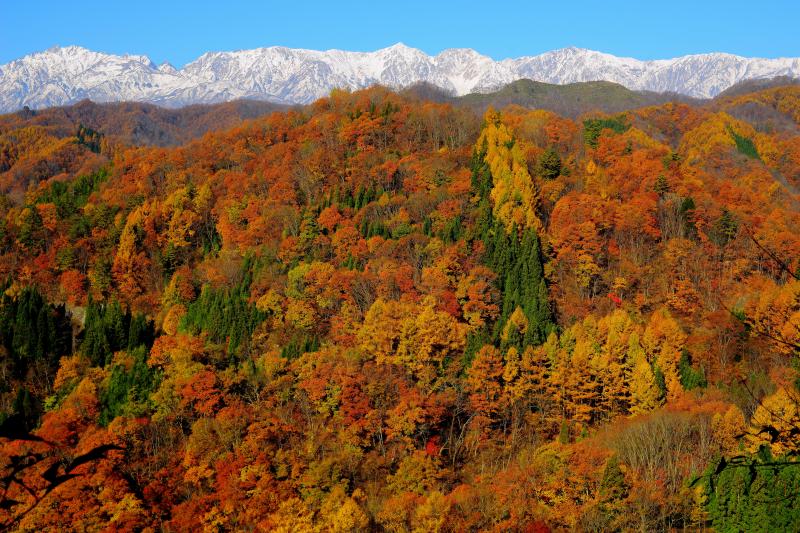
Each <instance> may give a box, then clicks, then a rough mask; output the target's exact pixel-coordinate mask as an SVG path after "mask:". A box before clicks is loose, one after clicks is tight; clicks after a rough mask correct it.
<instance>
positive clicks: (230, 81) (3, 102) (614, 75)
mask: <svg viewBox="0 0 800 533" xmlns="http://www.w3.org/2000/svg"><path fill="white" fill-rule="evenodd" d="M776 76H787V77H790V78H798V77H800V58H780V59H761V58H745V57H740V56H735V55H731V54H722V53H713V54H700V55H691V56H684V57H679V58H675V59H664V60H653V61H640V60H637V59H632V58H621V57H616V56H612V55H609V54H604V53H600V52H595V51H592V50H585V49H579V48H565V49H561V50H554V51H551V52H546V53H544V54H541V55H537V56H529V57H521V58H518V59H504V60H501V61H495V60H493V59H492V58H489V57H487V56H484V55H481V54H479V53H478V52H476V51H475V50H471V49H448V50H444V51H443V52H441V53H439V54H437V55H435V56H429V55H427V54H425V53H424V52H422V51H421V50H417V49H415V48H410V47H408V46H405V45H403V44H396V45H394V46H391V47H389V48H384V49H382V50H378V51H375V52H347V51H342V50H328V51H324V52H321V51H314V50H303V49H292V48H284V47H270V48H258V49H254V50H242V51H236V52H209V53H206V54H203V55H202V56H200V57H199V58H198V59H196V60H195V61H192V62H191V63H189V64H187V65H186V66H184V67H183V68H181V69H176V68H175V67H173V66H172V65H171V64H169V63H163V64H162V65H160V66H159V65H156V64H154V63H153V62H152V61H151V60H150V59H149V58H147V57H146V56H139V55H124V56H118V55H112V54H104V53H99V52H94V51H91V50H87V49H85V48H81V47H78V46H68V47H55V48H51V49H49V50H46V51H44V52H38V53H34V54H31V55H28V56H25V57H23V58H21V59H18V60H15V61H12V62H10V63H7V64H5V65H0V111H3V112H9V111H14V110H17V109H20V108H22V107H24V106H28V107H31V108H44V107H50V106H56V105H65V104H70V103H73V102H76V101H79V100H83V99H86V98H88V99H91V100H94V101H97V102H111V101H138V102H150V103H154V104H159V105H162V106H166V107H179V106H183V105H187V104H197V103H215V102H224V101H229V100H235V99H241V98H251V99H258V100H267V101H271V102H276V103H284V104H303V103H309V102H312V101H314V100H315V99H317V98H319V97H321V96H324V95H326V94H328V93H329V92H330V90H331V89H333V88H336V87H340V88H349V89H359V88H363V87H367V86H370V85H374V84H383V85H386V86H389V87H391V88H395V89H397V88H403V87H408V86H411V85H414V84H417V83H420V82H424V83H428V84H431V85H434V86H437V87H440V88H442V89H444V90H445V91H448V92H449V93H451V94H453V95H457V96H461V95H465V94H470V93H484V92H488V91H493V90H496V89H498V88H500V87H502V86H505V85H506V84H508V83H510V82H513V81H515V80H519V79H530V80H534V81H541V82H547V83H555V84H566V83H572V82H583V81H597V80H602V81H610V82H615V83H619V84H621V85H623V86H625V87H627V88H629V89H635V90H647V91H655V92H674V93H679V94H683V95H687V96H692V97H697V98H710V97H714V96H716V95H717V94H719V93H720V92H722V91H724V90H725V89H727V88H729V87H731V86H732V85H734V84H736V83H739V82H741V81H744V80H750V79H762V78H773V77H776Z"/></svg>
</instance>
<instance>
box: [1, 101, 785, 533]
mask: <svg viewBox="0 0 800 533" xmlns="http://www.w3.org/2000/svg"><path fill="white" fill-rule="evenodd" d="M109 109H121V108H109ZM228 109H231V108H228ZM108 113H109V114H111V115H114V112H113V111H109V112H108ZM119 113H120V114H121V113H122V111H119ZM209 113H213V111H209ZM125 116H128V115H123V116H122V117H120V116H116V115H114V116H111V117H110V118H109V117H106V118H105V119H104V120H101V121H99V123H97V124H92V127H88V126H86V125H81V126H80V127H77V128H74V129H70V128H68V127H66V126H65V124H67V123H66V122H64V120H65V119H64V118H63V116H61V117H59V116H56V115H55V114H48V113H47V112H42V113H41V114H37V113H34V112H21V113H18V114H15V115H7V116H5V117H0V189H2V192H3V194H2V196H0V214H2V218H1V219H0V230H2V231H0V252H2V253H1V254H0V270H1V271H2V273H3V277H2V280H3V295H2V300H0V341H2V346H3V349H2V351H0V365H1V366H0V370H1V371H2V373H3V377H4V380H3V387H2V389H0V423H2V426H0V429H1V430H2V433H0V450H1V451H0V469H1V470H0V472H2V476H3V484H2V485H0V497H2V506H0V521H2V522H0V523H2V524H3V527H4V528H7V529H12V530H21V531H24V530H64V529H70V528H73V529H84V530H131V531H138V530H151V531H155V530H166V531H200V530H208V531H238V530H278V531H367V530H371V531H528V530H530V531H548V530H562V529H574V530H592V531H595V530H599V531H604V530H647V531H659V530H670V529H675V528H688V529H695V528H711V529H714V530H720V531H726V530H795V529H797V527H798V526H800V513H799V512H798V509H799V508H800V501H798V494H800V491H799V490H798V489H800V464H798V463H797V453H798V440H797V435H798V432H800V388H799V387H800V385H799V384H800V376H798V348H799V347H800V327H799V326H800V280H798V277H797V276H798V272H799V271H800V268H799V267H800V213H798V210H797V187H798V186H800V89H798V87H775V88H769V89H766V90H760V91H756V92H746V93H744V94H735V95H731V96H724V97H722V98H718V99H716V100H714V101H710V102H703V103H697V104H688V103H680V102H672V103H665V104H659V105H655V106H650V107H643V108H636V109H629V110H626V111H622V112H620V113H615V114H611V115H607V114H602V113H589V114H584V115H582V116H580V117H579V118H577V119H572V118H566V117H563V116H560V115H558V114H556V113H554V112H552V111H547V110H543V109H526V108H523V107H520V106H508V107H504V108H502V109H490V110H489V111H487V112H486V113H485V114H483V115H477V114H475V113H474V112H473V111H471V110H470V109H469V108H467V107H462V106H459V105H455V104H453V103H436V102H431V101H426V100H424V99H421V98H418V97H415V96H413V94H409V93H406V94H398V93H395V92H392V91H389V90H386V89H382V88H372V89H368V90H363V91H359V92H353V93H351V92H346V91H334V92H333V93H331V94H330V96H328V97H326V98H323V99H321V100H318V101H317V102H315V103H313V104H312V105H310V106H308V107H304V108H297V109H291V110H281V111H278V112H275V113H272V114H270V115H268V116H264V117H260V118H255V119H252V120H242V121H240V120H238V119H231V120H232V121H233V122H235V123H234V124H229V125H228V126H229V127H228V128H227V129H222V130H218V131H211V132H208V133H205V134H204V135H203V136H202V137H197V136H194V137H197V138H194V139H191V140H188V139H189V137H191V136H189V135H188V134H186V133H185V132H183V133H182V132H181V131H179V129H171V130H169V131H170V132H171V133H170V135H171V136H172V137H171V138H175V139H178V140H180V141H183V142H182V143H179V145H178V146H173V147H167V148H165V147H159V146H154V145H157V144H159V142H158V141H157V139H158V135H153V136H151V139H153V141H152V142H150V143H144V142H136V141H135V140H134V138H133V135H134V134H133V133H131V132H132V131H134V130H135V128H128V127H127V125H126V124H125V120H124V117H125ZM131 116H133V115H131ZM209 116H212V115H209ZM44 117H46V119H45V118H44ZM104 124H113V128H111V127H110V126H108V127H106V130H105V131H104ZM198 124H199V125H198ZM189 127H190V126H187V128H189ZM191 128H192V129H194V128H196V129H197V131H198V132H205V130H206V129H207V128H205V127H204V126H202V120H201V121H200V122H198V123H193V125H192V126H191ZM138 134H139V135H141V134H142V132H141V131H140V132H139V133H138ZM182 135H187V137H183V136H182ZM141 138H142V137H137V139H141Z"/></svg>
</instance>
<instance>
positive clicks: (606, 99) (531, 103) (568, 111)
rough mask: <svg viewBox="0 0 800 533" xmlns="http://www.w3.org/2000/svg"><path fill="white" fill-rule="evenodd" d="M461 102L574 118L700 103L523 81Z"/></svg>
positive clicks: (603, 86) (601, 86)
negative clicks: (667, 104)
mask: <svg viewBox="0 0 800 533" xmlns="http://www.w3.org/2000/svg"><path fill="white" fill-rule="evenodd" d="M458 100H459V101H460V103H462V104H463V105H466V106H467V107H470V108H473V109H475V110H476V111H483V110H485V109H486V108H488V107H489V106H493V107H496V108H502V107H505V106H507V105H510V104H516V105H521V106H523V107H528V108H540V109H548V110H550V111H554V112H555V113H558V114H559V115H563V116H565V117H571V118H575V117H577V116H579V115H582V114H583V113H586V112H590V111H602V112H604V113H618V112H620V111H625V110H628V109H634V108H637V107H644V106H649V105H657V104H662V103H664V102H669V101H684V102H693V101H695V102H699V100H695V99H692V98H689V97H686V96H682V95H679V94H674V93H654V92H648V91H632V90H630V89H627V88H625V87H623V86H622V85H619V84H617V83H611V82H607V81H590V82H579V83H570V84H567V85H554V84H550V83H542V82H538V81H532V80H519V81H516V82H514V83H510V84H508V85H506V86H505V87H503V88H502V89H501V90H499V91H497V92H493V93H487V94H480V93H474V94H469V95H466V96H463V97H461V98H459V99H458Z"/></svg>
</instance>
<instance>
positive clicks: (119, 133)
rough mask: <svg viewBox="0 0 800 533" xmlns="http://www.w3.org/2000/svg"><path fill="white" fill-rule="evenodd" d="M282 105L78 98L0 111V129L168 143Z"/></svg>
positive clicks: (218, 128) (59, 135)
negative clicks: (169, 104)
mask: <svg viewBox="0 0 800 533" xmlns="http://www.w3.org/2000/svg"><path fill="white" fill-rule="evenodd" d="M285 109H286V106H282V105H279V104H273V103H269V102H258V101H252V100H236V101H233V102H226V103H222V104H215V105H192V106H187V107H183V108H180V109H165V108H163V107H159V106H156V105H153V104H145V103H136V102H122V103H106V104H98V103H94V102H91V101H89V100H84V101H82V102H79V103H77V104H75V105H71V106H65V107H52V108H48V109H44V110H41V111H34V110H23V111H19V112H17V113H12V114H8V115H2V116H0V133H2V132H3V131H7V130H11V129H16V128H20V127H26V126H41V127H43V128H45V130H47V131H48V132H49V133H50V134H51V135H54V136H56V137H65V136H72V135H75V132H76V130H77V128H78V127H80V126H83V127H85V128H90V129H92V130H95V131H97V132H99V133H101V134H103V135H105V136H108V137H112V138H115V139H117V140H120V141H122V142H124V143H126V144H131V145H155V146H170V145H178V144H182V143H185V142H186V141H189V140H191V139H194V138H197V137H200V136H202V135H203V134H205V133H206V132H209V131H214V130H221V129H226V128H230V127H233V126H235V125H236V124H238V123H240V122H241V121H242V120H246V119H250V118H256V117H259V116H262V115H266V114H268V113H271V112H273V111H279V110H285Z"/></svg>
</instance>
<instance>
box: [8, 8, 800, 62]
mask: <svg viewBox="0 0 800 533" xmlns="http://www.w3.org/2000/svg"><path fill="white" fill-rule="evenodd" d="M396 42H403V43H405V44H407V45H409V46H414V47H416V48H420V49H422V50H424V51H425V52H428V53H431V54H433V53H437V52H440V51H441V50H443V49H445V48H451V47H468V48H474V49H476V50H478V51H479V52H481V53H484V54H486V55H489V56H491V57H493V58H495V59H503V58H505V57H518V56H522V55H534V54H538V53H541V52H544V51H547V50H552V49H555V48H563V47H565V46H579V47H583V48H591V49H595V50H600V51H604V52H608V53H612V54H615V55H622V56H632V57H637V58H640V59H654V58H667V57H674V56H676V55H683V54H690V53H701V52H712V51H722V52H730V53H735V54H741V55H747V56H762V57H779V56H800V0H760V1H754V0H749V1H739V0H727V1H716V0H706V1H704V0H694V1H685V0H673V1H669V2H657V1H649V0H639V1H627V2H623V1H619V0H595V1H574V2H566V1H563V0H561V1H559V0H550V1H548V2H542V1H539V0H528V1H527V2H518V1H515V0H509V1H506V2H502V3H500V2H496V1H492V0H485V1H483V2H473V1H471V0H463V1H461V2H437V1H435V0H428V1H417V0H391V1H381V0H373V1H372V2H368V1H360V0H359V1H352V2H345V1H337V0H329V1H327V2H315V1H300V2H298V1H294V2H292V1H283V2H272V1H261V2H257V1H244V0H227V1H223V2H206V1H203V0H195V1H194V2H188V1H169V0H162V1H161V2H155V1H150V0H140V1H137V2H122V1H116V0H103V1H80V0H71V1H64V0H58V1H57V0H50V1H40V0H0V63H6V62H8V61H10V60H12V59H16V58H18V57H21V56H23V55H25V54H28V53H31V52H34V51H38V50H44V49H46V48H49V47H50V46H53V45H62V46H65V45H69V44H77V45H81V46H85V47H87V48H91V49H94V50H99V51H104V52H111V53H134V54H145V55H148V56H149V57H150V58H151V59H152V60H153V61H155V62H157V63H160V62H162V61H170V62H171V63H173V64H174V65H176V66H178V67H180V66H182V65H183V64H185V63H187V62H189V61H191V60H193V59H195V58H196V57H197V56H199V55H200V54H202V53H203V52H205V51H210V50H238V49H245V48H256V47H259V46H272V45H283V46H290V47H301V48H311V49H328V48H341V49H346V50H364V51H366V50H376V49H378V48H383V47H385V46H389V45H392V44H394V43H396Z"/></svg>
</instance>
